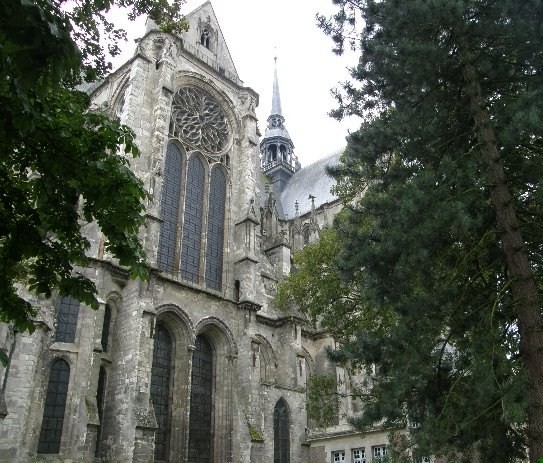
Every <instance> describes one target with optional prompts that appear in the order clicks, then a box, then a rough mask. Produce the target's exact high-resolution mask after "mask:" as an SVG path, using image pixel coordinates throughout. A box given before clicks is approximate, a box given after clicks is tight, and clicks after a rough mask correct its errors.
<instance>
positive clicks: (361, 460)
mask: <svg viewBox="0 0 543 463" xmlns="http://www.w3.org/2000/svg"><path fill="white" fill-rule="evenodd" d="M353 463H366V449H365V448H361V449H353Z"/></svg>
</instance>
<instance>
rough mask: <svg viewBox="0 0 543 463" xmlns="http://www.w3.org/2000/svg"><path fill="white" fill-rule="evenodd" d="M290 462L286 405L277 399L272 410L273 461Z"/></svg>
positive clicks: (282, 400)
mask: <svg viewBox="0 0 543 463" xmlns="http://www.w3.org/2000/svg"><path fill="white" fill-rule="evenodd" d="M289 462H290V423H289V419H288V407H287V403H286V402H285V401H284V399H279V401H278V402H277V404H276V405H275V409H274V411H273V463H289Z"/></svg>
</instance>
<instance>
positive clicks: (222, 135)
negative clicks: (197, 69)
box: [171, 87, 229, 154]
mask: <svg viewBox="0 0 543 463" xmlns="http://www.w3.org/2000/svg"><path fill="white" fill-rule="evenodd" d="M171 133H172V134H173V135H174V136H175V137H177V138H179V139H180V140H181V141H183V142H185V143H186V144H187V145H189V147H191V148H194V149H199V150H202V151H204V152H205V153H208V154H217V153H220V152H221V151H223V150H224V149H225V148H226V146H227V144H228V140H229V136H228V134H229V130H228V122H227V120H226V116H225V115H224V112H223V111H222V109H221V107H220V105H219V103H218V102H217V100H215V98H213V97H212V96H211V95H210V94H209V93H207V92H205V91H204V90H201V89H199V88H197V87H183V88H182V89H180V90H179V91H178V92H177V93H176V94H175V95H174V97H173V104H172V125H171Z"/></svg>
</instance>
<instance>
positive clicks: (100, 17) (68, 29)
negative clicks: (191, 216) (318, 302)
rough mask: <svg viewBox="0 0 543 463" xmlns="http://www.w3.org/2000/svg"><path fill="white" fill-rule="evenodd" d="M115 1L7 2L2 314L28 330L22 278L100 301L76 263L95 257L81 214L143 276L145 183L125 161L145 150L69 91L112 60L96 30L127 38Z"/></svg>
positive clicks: (169, 15) (163, 15)
mask: <svg viewBox="0 0 543 463" xmlns="http://www.w3.org/2000/svg"><path fill="white" fill-rule="evenodd" d="M111 5H113V2H110V1H105V2H104V1H96V2H84V3H82V4H78V5H74V8H72V9H61V8H60V6H59V5H58V4H57V3H54V2H53V3H50V2H48V1H46V0H36V1H33V2H30V1H27V0H16V1H13V2H2V3H1V4H0V320H1V321H4V322H14V323H15V324H16V325H17V327H18V329H20V330H22V331H24V330H30V331H32V329H33V324H32V319H33V317H34V316H35V314H36V312H35V309H34V308H33V307H32V306H31V305H30V304H29V303H28V301H27V300H25V299H24V298H23V297H22V292H20V289H21V288H27V289H29V290H30V291H32V292H34V293H36V294H39V295H43V296H45V297H50V296H51V294H52V293H53V292H54V291H58V292H59V293H60V294H61V295H67V294H70V295H72V296H73V297H75V298H77V299H78V300H80V301H81V302H84V303H86V304H87V305H89V306H92V307H95V308H96V307H98V302H97V300H96V288H95V286H94V284H93V283H92V282H91V281H90V280H89V279H88V278H87V277H85V276H84V275H82V274H80V273H77V272H76V271H75V270H74V266H79V267H84V266H86V265H87V264H88V263H89V259H88V257H87V252H88V250H89V248H90V243H89V242H88V240H87V238H86V237H85V236H84V235H83V234H82V232H81V225H82V222H84V221H86V222H88V223H90V222H93V221H96V223H97V224H98V225H99V227H100V229H101V231H102V233H103V234H104V235H105V237H106V238H107V242H106V249H107V250H108V251H109V252H111V253H112V254H113V255H114V256H115V257H117V258H118V259H119V263H120V265H122V266H126V267H128V268H129V269H130V274H131V276H132V277H133V278H136V277H141V278H146V276H147V274H148V264H147V261H146V256H145V252H144V250H143V248H142V245H141V243H140V242H139V240H138V233H139V231H140V229H141V227H142V226H143V225H144V221H143V212H144V201H145V200H146V199H147V193H146V192H145V190H144V188H143V184H142V182H141V180H140V179H138V178H137V177H136V176H135V175H134V174H133V172H132V171H131V169H130V164H129V158H130V157H134V156H137V155H138V154H139V151H138V148H137V146H136V143H135V140H134V134H133V133H132V132H131V130H130V129H129V128H127V127H125V126H121V125H120V124H119V123H118V122H117V121H115V120H111V119H109V118H108V117H106V116H103V115H100V114H94V113H90V112H88V109H89V98H88V96H87V95H86V94H84V93H81V92H78V91H76V90H74V89H73V87H74V85H75V84H77V83H78V82H80V81H81V77H82V72H83V74H84V75H85V76H86V77H88V78H96V77H97V76H102V75H103V74H104V73H105V72H106V71H107V70H108V69H109V67H108V65H107V63H106V58H105V54H104V51H103V49H102V46H101V45H100V37H101V35H100V30H101V29H100V28H101V27H102V26H103V28H104V29H103V30H104V31H105V32H106V33H107V34H109V35H110V37H111V38H112V39H113V41H114V42H115V43H116V41H118V40H119V39H121V38H122V37H123V33H122V31H118V30H115V29H114V27H113V25H111V24H109V23H107V21H105V17H104V13H105V11H106V10H107V9H109V8H110V7H111ZM122 5H124V6H129V7H131V8H132V14H133V15H137V14H145V13H147V12H151V11H153V12H154V15H155V16H156V19H157V20H159V22H160V21H162V20H164V21H166V20H167V21H173V23H175V24H176V25H178V26H179V27H183V26H182V24H184V23H183V21H182V17H181V15H180V12H179V10H175V11H174V10H172V9H171V6H170V5H167V8H166V9H164V10H161V6H166V4H165V2H162V1H146V2H143V3H142V2H139V3H138V4H134V3H133V2H130V1H128V2H122ZM176 6H178V5H177V4H176ZM173 27H174V26H172V28H173ZM121 150H122V151H124V153H121V152H120V151H121Z"/></svg>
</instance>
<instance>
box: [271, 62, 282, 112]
mask: <svg viewBox="0 0 543 463" xmlns="http://www.w3.org/2000/svg"><path fill="white" fill-rule="evenodd" d="M273 60H274V61H275V66H274V72H273V96H272V109H271V115H272V116H282V115H283V111H282V110H281V95H280V94H279V80H278V79H277V56H276V57H275V58H273Z"/></svg>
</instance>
